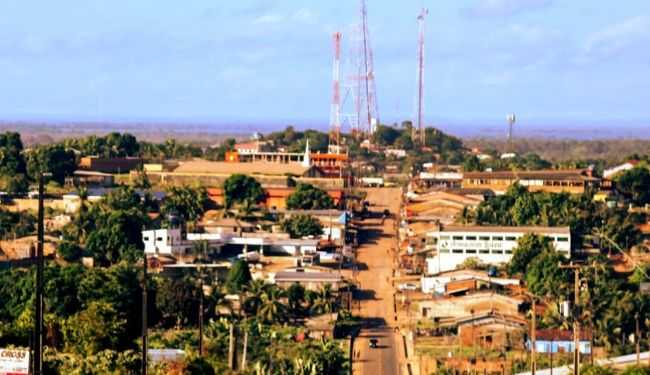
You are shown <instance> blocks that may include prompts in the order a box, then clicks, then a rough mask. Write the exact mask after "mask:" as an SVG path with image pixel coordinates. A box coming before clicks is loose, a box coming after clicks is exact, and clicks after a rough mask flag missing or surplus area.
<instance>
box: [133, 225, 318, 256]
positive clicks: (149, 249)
mask: <svg viewBox="0 0 650 375" xmlns="http://www.w3.org/2000/svg"><path fill="white" fill-rule="evenodd" d="M142 241H143V242H144V251H145V253H147V254H161V255H171V256H183V255H188V254H190V253H191V251H192V249H193V248H194V244H195V243H196V242H197V241H206V242H207V244H208V250H209V251H214V250H218V249H220V248H221V247H223V246H226V245H239V246H241V247H242V250H248V251H252V250H253V249H259V250H260V252H261V253H262V254H265V253H276V254H284V255H292V256H297V255H304V254H314V253H316V252H317V251H318V242H319V240H317V239H313V240H311V239H290V238H278V237H277V236H276V237H273V236H264V235H261V234H256V233H241V236H240V235H237V234H235V233H226V234H222V233H188V234H187V236H186V238H183V236H182V233H181V230H180V229H155V230H145V231H142Z"/></svg>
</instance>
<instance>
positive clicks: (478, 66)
mask: <svg viewBox="0 0 650 375" xmlns="http://www.w3.org/2000/svg"><path fill="white" fill-rule="evenodd" d="M423 6H425V7H428V8H429V10H430V13H429V16H428V18H427V33H426V38H427V51H426V68H427V70H426V89H425V90H426V99H425V108H426V110H425V111H426V119H427V121H428V122H429V123H445V122H451V123H454V122H455V123H478V122H496V123H499V122H503V121H504V118H505V114H506V113H508V112H510V111H515V112H517V114H518V115H519V118H520V119H524V121H528V122H530V123H544V122H549V123H550V122H554V123H571V124H577V123H598V122H607V121H611V120H624V121H629V122H635V121H636V122H643V121H645V120H649V119H650V104H649V101H648V91H649V88H650V74H649V73H650V5H649V4H648V2H647V0H626V1H621V2H611V1H593V0H443V1H424V0H401V1H399V2H397V1H387V0H382V1H379V0H368V7H369V27H370V33H371V38H372V45H373V49H374V54H375V71H376V81H377V96H378V103H379V109H380V114H381V117H382V119H383V120H385V121H388V122H392V121H397V120H401V119H405V118H410V117H412V115H413V112H414V111H413V108H414V104H413V103H414V96H415V76H416V72H415V66H416V59H415V58H416V33H417V25H416V20H415V19H416V16H417V14H418V13H419V9H420V8H421V7H423ZM357 8H358V4H357V1H353V0H334V1H303V0H277V1H271V0H259V1H252V0H251V1H245V0H241V1H224V0H221V1H214V0H211V1H210V0H187V1H171V0H105V1H104V0H75V1H72V0H59V1H36V0H2V1H0V14H1V15H2V16H1V17H0V118H1V119H4V120H11V119H27V120H29V119H45V120H47V119H52V120H64V119H90V120H108V121H110V120H118V121H121V120H152V121H154V120H167V121H169V120H171V121H174V120H181V121H182V120H188V121H204V122H215V123H225V122H243V123H245V122H248V123H252V122H264V123H276V124H284V123H298V124H301V123H302V124H326V123H327V121H328V117H329V103H330V96H331V75H332V73H331V64H332V61H331V60H332V58H331V56H332V51H331V33H332V32H333V31H335V30H341V31H343V33H344V36H343V37H344V39H345V38H346V36H349V33H346V32H349V30H350V29H351V25H352V24H353V23H354V22H356V21H357V16H358V9H357Z"/></svg>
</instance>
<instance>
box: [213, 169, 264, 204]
mask: <svg viewBox="0 0 650 375" xmlns="http://www.w3.org/2000/svg"><path fill="white" fill-rule="evenodd" d="M223 191H224V196H225V201H226V202H225V203H226V207H228V208H230V207H232V205H233V204H236V203H242V202H244V201H247V200H248V201H252V202H255V203H260V202H262V201H263V200H264V189H262V185H260V183H259V182H257V180H256V179H254V178H253V177H250V176H246V175H243V174H233V175H231V176H230V177H228V179H226V181H225V182H224V183H223Z"/></svg>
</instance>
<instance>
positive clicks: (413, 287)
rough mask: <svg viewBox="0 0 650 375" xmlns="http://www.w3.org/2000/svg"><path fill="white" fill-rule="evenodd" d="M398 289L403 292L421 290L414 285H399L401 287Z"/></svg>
mask: <svg viewBox="0 0 650 375" xmlns="http://www.w3.org/2000/svg"><path fill="white" fill-rule="evenodd" d="M397 288H398V289H399V290H402V291H404V290H418V289H419V288H418V286H417V285H415V284H413V283H404V284H399V285H398V286H397Z"/></svg>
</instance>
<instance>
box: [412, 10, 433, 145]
mask: <svg viewBox="0 0 650 375" xmlns="http://www.w3.org/2000/svg"><path fill="white" fill-rule="evenodd" d="M428 14H429V10H428V9H426V8H422V11H421V12H420V15H418V18H417V20H418V55H417V56H418V64H417V71H416V76H417V94H416V99H415V100H416V115H415V124H414V125H415V126H414V127H413V134H412V139H413V142H414V143H417V144H420V145H422V146H424V145H425V141H426V131H425V128H424V123H423V122H424V31H425V29H424V17H425V16H427V15H428Z"/></svg>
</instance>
